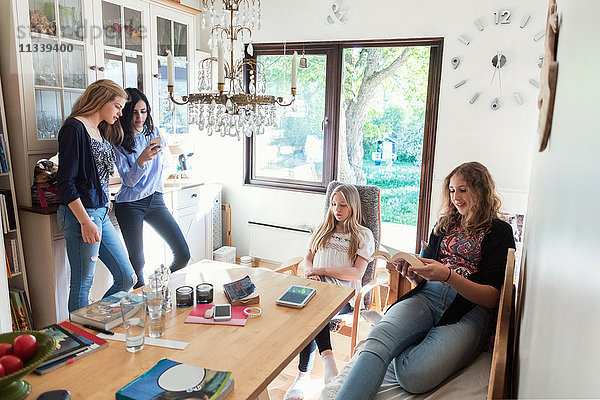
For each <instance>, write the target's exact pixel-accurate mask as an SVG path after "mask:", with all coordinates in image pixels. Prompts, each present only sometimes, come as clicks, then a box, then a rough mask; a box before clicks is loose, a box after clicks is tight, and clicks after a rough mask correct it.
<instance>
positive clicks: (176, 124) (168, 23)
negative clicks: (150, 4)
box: [154, 16, 190, 138]
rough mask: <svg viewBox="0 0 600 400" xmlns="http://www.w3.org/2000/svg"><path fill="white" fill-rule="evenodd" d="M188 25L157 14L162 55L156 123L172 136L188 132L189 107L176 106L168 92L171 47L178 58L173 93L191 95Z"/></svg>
mask: <svg viewBox="0 0 600 400" xmlns="http://www.w3.org/2000/svg"><path fill="white" fill-rule="evenodd" d="M188 28H189V26H188V25H186V24H184V23H180V22H177V21H175V20H173V19H169V18H163V17H161V16H157V17H156V36H157V46H156V49H155V51H156V55H157V56H158V75H157V78H158V84H157V86H158V113H157V114H158V115H157V116H158V118H156V116H155V117H154V118H155V120H154V123H155V124H156V125H157V126H158V128H159V129H160V130H161V132H164V133H166V134H168V135H171V137H172V138H176V137H181V135H187V133H188V130H189V123H188V111H187V110H188V108H187V107H175V105H174V104H173V103H172V102H171V100H169V93H168V91H167V50H170V51H171V53H172V54H173V57H174V66H175V77H174V78H175V82H174V83H175V84H174V87H173V94H174V96H175V98H177V99H180V98H181V96H187V94H188V93H189V84H188V75H189V69H190V59H189V58H190V57H189V56H188V47H189V46H188Z"/></svg>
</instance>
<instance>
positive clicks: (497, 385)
mask: <svg viewBox="0 0 600 400" xmlns="http://www.w3.org/2000/svg"><path fill="white" fill-rule="evenodd" d="M514 273H515V249H508V255H507V257H506V271H505V273H504V285H503V286H502V291H501V292H500V303H499V304H498V319H497V320H496V335H495V337H494V352H493V354H492V369H491V371H490V383H489V386H488V397H487V398H488V399H491V400H495V399H506V398H509V397H511V393H510V374H511V371H510V369H511V368H510V366H511V363H512V353H511V350H512V340H513V335H512V333H513V331H514V316H513V309H514V289H515V284H514Z"/></svg>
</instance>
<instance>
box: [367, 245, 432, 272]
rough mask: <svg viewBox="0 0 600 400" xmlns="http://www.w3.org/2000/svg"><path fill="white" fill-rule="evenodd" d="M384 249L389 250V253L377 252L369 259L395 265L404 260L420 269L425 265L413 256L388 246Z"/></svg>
mask: <svg viewBox="0 0 600 400" xmlns="http://www.w3.org/2000/svg"><path fill="white" fill-rule="evenodd" d="M386 248H387V249H388V250H389V253H388V252H387V251H383V250H377V251H376V252H374V253H373V254H372V255H371V258H380V259H382V260H386V261H387V262H391V263H396V262H400V261H402V260H405V261H406V262H408V263H409V264H410V265H412V266H415V267H421V266H423V265H425V264H423V262H421V260H419V259H418V258H417V256H416V255H415V254H411V253H405V252H403V251H400V250H396V249H394V248H392V247H389V246H386Z"/></svg>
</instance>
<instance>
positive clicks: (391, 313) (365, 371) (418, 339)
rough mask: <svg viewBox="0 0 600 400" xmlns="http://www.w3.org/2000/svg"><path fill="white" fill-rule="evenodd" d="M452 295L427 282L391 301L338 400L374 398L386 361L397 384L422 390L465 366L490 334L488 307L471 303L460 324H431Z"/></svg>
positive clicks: (439, 284)
mask: <svg viewBox="0 0 600 400" xmlns="http://www.w3.org/2000/svg"><path fill="white" fill-rule="evenodd" d="M455 296H456V291H455V290H454V289H453V288H452V287H450V285H447V286H443V285H442V284H441V283H440V282H427V284H426V285H425V287H424V288H423V289H422V290H421V291H420V292H419V293H417V294H415V295H413V296H412V297H409V298H408V299H405V300H403V301H401V302H399V303H396V304H394V305H393V306H392V307H390V309H389V310H388V311H387V313H386V314H385V315H384V317H383V319H382V320H381V322H380V323H379V324H377V325H376V326H375V327H373V330H372V331H371V333H370V334H369V337H368V338H367V340H366V343H365V346H364V347H363V349H362V351H361V353H360V355H359V356H358V359H357V361H356V364H354V366H353V367H352V370H351V371H350V374H349V375H348V378H347V379H346V381H345V382H344V385H343V386H342V388H341V389H340V391H339V393H338V395H337V397H336V399H343V400H352V399H357V400H365V399H373V398H374V397H375V395H376V394H377V390H378V389H379V386H381V382H382V381H383V378H384V376H385V373H386V370H387V368H388V365H389V364H390V362H393V363H394V371H395V375H396V380H397V381H398V384H399V385H400V386H402V388H404V389H405V390H406V391H408V392H411V393H425V392H428V391H430V390H432V389H433V388H435V387H436V386H438V385H439V384H441V383H442V382H443V381H444V380H445V379H447V378H448V377H449V376H451V375H452V374H454V373H455V372H456V371H458V370H460V369H461V368H463V367H465V366H466V365H467V364H468V363H469V362H470V361H471V360H473V359H474V358H475V357H476V356H477V355H478V354H479V353H480V352H481V348H482V346H483V344H484V343H485V342H486V339H487V336H488V333H489V332H488V322H489V319H490V314H491V312H490V310H488V309H485V308H483V307H480V306H475V307H474V308H473V309H472V310H471V311H470V312H468V313H467V314H466V315H464V316H463V317H462V318H461V319H460V320H459V321H458V322H456V323H454V324H449V325H441V326H435V324H436V323H437V322H438V321H439V320H440V318H441V317H442V315H443V314H444V312H445V311H446V310H447V309H448V307H449V306H450V304H451V303H452V301H453V300H454V298H455Z"/></svg>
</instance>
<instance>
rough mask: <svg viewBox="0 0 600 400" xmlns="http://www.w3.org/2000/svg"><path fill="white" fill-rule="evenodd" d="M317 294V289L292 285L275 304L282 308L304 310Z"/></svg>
mask: <svg viewBox="0 0 600 400" xmlns="http://www.w3.org/2000/svg"><path fill="white" fill-rule="evenodd" d="M315 293H317V289H314V288H311V287H307V286H298V285H292V286H290V288H289V289H288V290H286V291H285V293H283V294H282V295H281V297H279V298H278V299H277V300H275V303H277V304H279V305H281V306H287V307H293V308H302V307H304V306H305V305H306V304H307V303H308V302H309V301H310V299H312V298H313V297H314V295H315Z"/></svg>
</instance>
